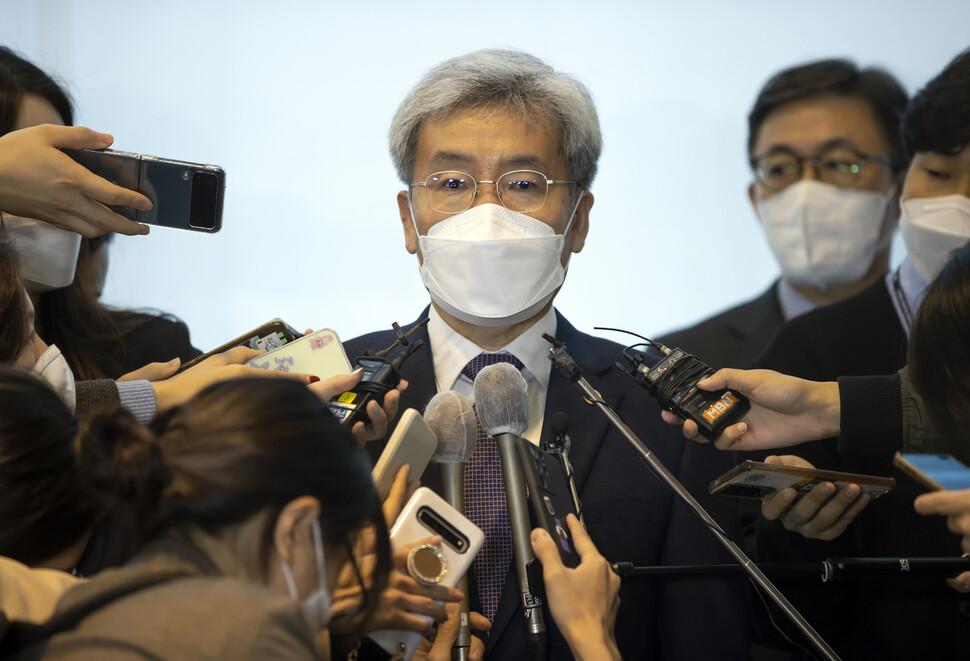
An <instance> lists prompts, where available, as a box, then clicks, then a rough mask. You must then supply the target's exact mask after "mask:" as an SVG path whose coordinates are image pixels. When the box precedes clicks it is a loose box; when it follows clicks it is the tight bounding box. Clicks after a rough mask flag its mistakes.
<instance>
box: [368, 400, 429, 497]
mask: <svg viewBox="0 0 970 661" xmlns="http://www.w3.org/2000/svg"><path fill="white" fill-rule="evenodd" d="M437 449H438V439H437V438H435V435H434V432H432V431H431V430H430V429H429V428H428V425H427V424H425V422H424V418H422V417H421V414H420V413H418V412H417V411H416V410H414V409H407V410H406V411H404V413H402V414H401V419H400V420H399V421H398V423H397V427H395V428H394V433H393V434H391V439H390V440H389V441H388V442H387V445H386V446H385V447H384V451H383V452H381V456H380V458H379V459H378V460H377V464H376V465H375V466H374V470H373V472H372V473H371V475H372V477H373V478H374V486H375V487H377V495H378V496H380V499H381V500H384V499H385V498H387V494H388V493H390V491H391V483H392V482H393V481H394V476H395V475H397V471H398V470H399V469H400V468H401V466H403V465H405V464H409V465H410V466H411V469H410V470H409V471H408V480H409V481H410V480H417V479H420V477H421V474H422V473H424V469H425V468H427V466H428V463H429V462H430V461H431V457H432V456H433V455H434V453H435V451H436V450H437Z"/></svg>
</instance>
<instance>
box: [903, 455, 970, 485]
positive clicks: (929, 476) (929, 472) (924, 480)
mask: <svg viewBox="0 0 970 661" xmlns="http://www.w3.org/2000/svg"><path fill="white" fill-rule="evenodd" d="M893 463H895V464H896V467H897V468H899V469H900V470H902V471H903V472H904V473H906V474H907V475H909V476H910V477H912V478H913V479H914V480H916V481H917V482H919V483H920V484H922V485H923V486H924V487H926V488H927V489H930V490H931V491H940V490H942V489H946V490H949V491H958V490H962V489H970V468H968V467H967V466H965V465H964V464H963V463H961V462H960V461H959V460H957V459H956V458H955V457H952V456H950V455H948V454H910V453H907V454H903V453H901V452H897V453H896V456H895V458H894V460H893Z"/></svg>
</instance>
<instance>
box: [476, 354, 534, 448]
mask: <svg viewBox="0 0 970 661" xmlns="http://www.w3.org/2000/svg"><path fill="white" fill-rule="evenodd" d="M475 409H476V411H477V412H478V420H479V422H481V423H482V429H484V430H485V432H486V433H487V434H488V435H489V436H495V435H497V434H515V435H516V436H521V435H522V432H524V431H525V430H526V429H528V427H529V387H528V385H527V384H526V382H525V378H524V377H523V376H522V373H521V372H520V371H519V370H518V369H517V368H516V367H515V366H514V365H510V364H509V363H496V364H494V365H489V366H488V367H485V368H483V369H482V371H480V372H479V373H478V376H476V377H475Z"/></svg>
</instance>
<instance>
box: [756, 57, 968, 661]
mask: <svg viewBox="0 0 970 661" xmlns="http://www.w3.org/2000/svg"><path fill="white" fill-rule="evenodd" d="M968 118H970V51H964V52H963V53H962V54H961V55H959V56H957V58H956V59H954V60H953V61H952V62H951V63H950V64H949V65H948V66H947V67H946V69H944V70H943V72H942V73H940V74H939V75H938V76H937V77H936V78H934V79H933V80H931V81H930V82H929V83H928V84H927V85H926V86H925V87H924V88H923V89H921V90H920V91H919V92H918V93H917V94H916V95H915V96H914V97H913V100H912V102H911V103H910V104H909V106H908V108H907V110H906V114H905V116H904V118H903V122H902V135H903V139H904V142H905V145H906V149H907V151H908V153H909V154H910V155H911V160H910V162H909V167H908V169H907V170H906V174H905V178H904V181H903V184H902V188H901V193H900V202H901V209H902V213H901V218H900V227H901V230H902V235H903V240H904V243H905V245H906V251H907V256H906V258H905V259H904V260H903V262H902V264H901V265H900V266H899V268H898V269H896V270H895V271H894V272H892V273H889V274H887V275H886V276H885V277H882V278H880V279H879V280H877V281H876V282H875V283H873V284H872V285H871V286H869V287H868V288H867V289H866V290H864V291H862V292H861V293H859V294H857V295H855V296H853V297H851V298H848V299H846V300H845V301H842V302H840V303H836V304H833V305H831V306H828V307H826V308H823V309H819V310H816V311H814V312H811V313H808V314H806V315H804V316H802V317H799V318H798V319H795V320H794V321H792V322H791V323H789V324H786V325H785V326H784V327H783V328H782V329H781V330H780V331H779V332H778V334H777V335H776V337H775V339H774V340H773V341H772V343H771V344H770V346H769V347H768V348H767V350H766V352H765V354H764V356H763V357H762V358H761V359H760V360H759V361H758V362H759V364H758V366H759V367H766V368H770V369H775V370H778V371H780V372H784V373H786V374H792V375H794V376H799V377H802V378H805V379H809V380H812V381H834V380H835V379H837V378H839V377H848V376H857V375H858V376H862V375H877V374H892V373H894V372H896V371H897V370H899V369H900V368H902V367H903V365H905V364H906V359H907V346H908V342H909V331H910V326H911V324H912V321H913V318H914V315H915V313H916V311H917V310H918V309H919V306H920V303H921V301H922V299H923V295H924V293H925V291H926V288H927V282H928V281H930V280H932V279H933V278H935V277H936V275H937V274H938V273H939V272H940V270H941V269H942V267H943V264H944V263H945V261H946V259H947V257H948V255H949V253H950V252H951V251H952V250H953V249H956V248H959V247H961V246H963V245H966V243H967V242H968V241H970V120H968ZM922 340H923V341H924V342H932V338H931V337H930V336H927V335H924V336H922ZM874 395H875V396H874V397H872V398H870V399H868V400H867V401H866V404H868V405H869V406H871V405H872V404H871V402H872V401H875V400H876V399H877V398H878V394H875V393H874ZM897 396H898V395H897ZM853 403H856V404H858V402H857V401H853ZM843 406H845V404H843ZM905 406H907V403H906V402H905V400H904V401H903V402H902V407H905ZM902 407H901V408H902ZM880 412H881V413H882V415H883V417H884V418H885V419H887V420H889V421H893V420H894V419H898V417H899V416H901V413H900V412H899V410H897V411H895V412H893V411H891V410H884V409H880ZM894 416H897V418H894ZM897 424H899V423H897ZM835 450H836V445H835V444H834V443H832V442H827V443H815V444H810V445H808V446H801V447H799V449H798V453H799V455H800V456H799V457H788V458H785V459H784V463H794V464H798V463H800V462H801V461H804V460H807V461H808V462H809V463H812V464H815V465H816V466H825V467H826V468H835V469H840V470H845V471H850V472H855V473H865V474H870V475H885V476H892V477H895V478H896V488H895V490H894V492H893V496H892V498H890V499H888V500H886V501H885V502H880V503H877V504H876V505H874V506H871V507H869V508H867V509H868V511H867V512H866V515H865V516H862V517H860V518H859V519H857V520H855V521H853V519H854V517H855V516H856V515H857V514H858V513H859V512H860V511H861V510H862V507H864V506H865V505H866V502H867V500H866V498H865V496H862V495H860V493H859V491H858V488H857V487H853V488H847V489H842V490H840V491H839V493H837V494H834V495H833V494H832V491H833V490H829V492H828V493H822V492H819V493H816V492H813V493H811V494H809V495H808V496H806V497H805V498H803V499H802V500H801V501H798V503H797V504H796V505H791V504H785V505H784V506H782V505H780V504H775V505H771V506H770V507H771V510H772V511H771V512H770V515H771V517H772V518H780V519H781V520H782V521H783V522H784V523H785V527H786V528H789V529H790V530H795V531H798V532H801V533H802V534H803V535H805V536H809V537H817V538H821V539H829V540H831V539H833V537H836V536H838V535H840V534H841V536H840V537H838V538H837V539H835V540H834V541H831V542H827V543H825V544H820V545H819V546H817V547H814V548H813V547H812V546H811V545H810V544H807V543H806V542H805V540H804V539H802V538H801V537H799V536H797V535H795V534H794V533H791V532H787V531H784V530H782V528H781V527H780V526H777V525H776V526H774V527H766V528H765V535H764V545H763V546H762V548H763V549H774V550H775V551H779V550H785V553H784V554H782V555H781V556H779V555H774V556H771V557H765V556H762V557H763V559H765V560H768V561H771V560H776V561H777V560H783V561H784V560H792V559H798V560H808V559H810V558H806V557H805V556H804V555H802V554H803V553H804V552H805V551H806V550H807V549H812V553H815V554H816V555H817V556H818V557H837V556H844V555H852V556H866V557H877V556H878V557H932V556H945V555H951V554H953V553H955V552H957V548H956V547H955V546H954V542H953V539H952V537H951V536H950V533H949V531H948V530H947V526H946V524H945V523H944V522H943V521H941V520H933V519H926V518H922V517H919V516H917V515H916V514H915V512H914V511H913V509H912V505H911V504H912V502H913V499H914V498H916V496H917V495H919V494H920V493H921V492H922V489H921V488H920V487H919V486H918V485H916V484H915V482H913V481H912V480H910V479H909V478H907V477H906V476H905V475H903V474H901V473H900V472H899V471H897V470H896V469H895V468H894V467H893V466H892V464H891V462H890V461H889V460H886V459H875V458H872V459H870V458H866V457H853V456H849V455H846V454H838V453H836V452H835ZM850 522H851V523H850ZM847 528H848V532H846V533H843V531H845V530H847ZM786 535H787V536H789V537H791V538H793V539H788V540H787V541H786V540H785V536H786ZM793 555H794V556H796V557H793ZM939 587H940V589H939V590H938V591H925V590H917V589H915V588H914V589H912V590H910V589H907V588H904V587H901V586H900V584H899V583H898V582H897V583H893V584H879V585H875V584H873V585H872V586H871V588H870V587H867V589H866V591H865V595H864V597H862V598H860V599H858V600H853V599H841V598H840V597H839V596H837V595H833V594H832V593H831V592H830V591H826V592H825V593H824V594H823V593H821V592H819V593H816V594H814V595H813V597H814V602H815V606H816V607H817V608H818V612H819V613H820V614H821V617H822V619H821V626H820V627H819V628H820V632H821V633H822V634H823V635H825V630H826V628H827V626H828V625H831V626H832V627H833V629H837V630H839V631H840V632H843V635H842V644H843V645H844V648H843V649H862V647H860V646H865V649H866V650H867V651H866V654H867V655H868V656H871V657H873V658H886V659H897V658H898V659H907V658H914V657H917V656H918V657H921V658H933V659H957V658H962V657H963V656H964V654H963V652H962V651H958V650H965V649H966V648H967V646H968V645H970V633H967V630H966V628H965V626H964V625H963V624H962V623H961V622H965V618H964V616H963V615H960V614H959V612H960V609H961V608H964V607H965V606H964V603H963V602H961V601H960V600H959V599H962V598H959V599H958V598H957V597H956V596H953V595H951V594H950V593H948V592H947V590H945V589H943V586H942V585H941V586H939ZM835 604H838V606H837V607H833V605H835ZM863 612H865V616H864V617H862V616H860V615H859V614H860V613H863ZM806 615H807V617H809V619H810V620H811V619H812V618H811V613H808V614H806ZM813 621H816V620H813ZM890 621H892V622H895V623H903V624H904V626H894V627H892V628H891V630H887V629H886V627H885V626H884V625H883V624H882V623H885V622H890ZM930 629H935V630H938V631H948V632H951V633H952V634H953V635H952V636H951V635H948V636H947V639H946V640H945V641H944V640H942V639H936V638H933V639H932V640H930V639H928V638H927V637H926V636H925V635H921V634H922V633H923V632H925V631H928V630H930ZM957 634H959V636H957ZM874 641H879V643H878V645H874V644H873V643H874ZM829 642H830V643H833V642H835V643H839V640H838V639H836V640H831V639H830V640H829ZM836 649H837V651H838V649H839V645H838V644H836Z"/></svg>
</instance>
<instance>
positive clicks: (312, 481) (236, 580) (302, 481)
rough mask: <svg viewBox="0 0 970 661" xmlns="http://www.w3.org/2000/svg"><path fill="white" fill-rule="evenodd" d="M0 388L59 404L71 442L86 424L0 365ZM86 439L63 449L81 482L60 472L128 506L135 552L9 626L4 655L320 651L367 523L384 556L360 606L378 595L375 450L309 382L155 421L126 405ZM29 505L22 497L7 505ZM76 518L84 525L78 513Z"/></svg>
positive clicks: (212, 393)
mask: <svg viewBox="0 0 970 661" xmlns="http://www.w3.org/2000/svg"><path fill="white" fill-rule="evenodd" d="M0 384H3V385H2V386H0V387H3V388H5V390H4V396H3V397H0V400H3V401H4V402H7V401H10V399H9V398H8V395H10V394H16V395H17V397H19V398H20V401H23V402H27V403H32V404H30V405H31V406H32V407H34V408H37V409H38V410H40V409H42V408H43V409H45V410H48V411H57V413H58V415H59V416H60V417H61V418H63V422H64V425H63V426H64V427H65V429H64V430H63V432H64V433H61V434H58V436H59V437H65V436H70V435H71V432H73V431H74V428H73V427H72V425H77V421H76V420H75V419H74V418H73V416H72V415H71V414H70V412H69V411H67V410H66V409H65V408H64V406H63V404H61V402H60V401H59V400H58V399H57V398H56V397H54V396H53V394H52V393H49V392H48V393H46V396H45V393H44V392H43V391H44V390H45V386H44V385H43V384H42V383H40V382H39V381H38V380H37V379H35V378H33V377H31V376H30V375H24V374H20V373H17V372H14V371H11V370H0ZM254 402H258V405H254ZM76 443H77V445H76V455H75V454H73V453H72V452H71V451H70V445H68V446H67V447H62V454H63V459H64V462H63V463H64V464H65V467H66V468H69V469H70V470H73V471H75V475H73V477H74V478H75V479H73V480H70V478H71V477H72V476H70V475H67V474H65V475H64V476H62V479H63V480H65V481H71V482H72V484H73V485H74V486H75V487H76V489H77V490H78V493H77V494H75V498H74V500H75V501H77V502H87V503H89V504H91V505H92V506H93V507H94V510H95V512H99V511H101V508H106V507H112V508H114V509H115V511H116V512H119V513H121V514H123V516H122V517H120V519H123V521H124V523H125V524H126V525H125V530H126V539H127V541H129V542H130V548H129V549H125V550H124V552H123V555H132V556H133V557H132V559H131V560H130V561H129V562H128V563H127V564H126V565H125V566H123V567H120V568H117V569H111V570H106V571H103V572H101V573H99V574H98V575H96V576H95V577H94V578H93V579H91V580H90V581H88V582H86V583H84V584H81V585H79V586H76V587H74V588H72V589H71V590H70V591H69V592H67V593H66V594H65V596H64V597H63V598H62V600H61V602H60V603H59V605H58V607H57V610H56V612H55V613H54V615H53V617H52V618H51V619H50V620H49V621H48V623H47V624H46V625H45V626H43V627H35V628H26V629H16V630H13V631H12V632H8V635H7V637H5V638H4V641H3V644H4V645H5V646H7V647H6V649H5V650H4V651H10V650H11V648H17V651H16V652H14V658H63V657H65V656H73V657H75V658H76V657H77V655H79V654H82V655H83V654H86V655H88V656H92V655H96V656H98V658H112V657H111V653H112V652H114V653H116V654H117V653H119V651H120V650H124V654H125V655H126V658H132V657H135V658H153V659H167V658H171V659H191V658H209V655H211V654H212V653H213V650H217V656H219V657H220V658H234V659H245V658H251V659H266V658H286V659H297V658H306V659H312V658H317V650H316V645H315V643H314V636H315V635H316V634H317V633H318V632H319V631H321V630H322V629H323V628H324V627H325V626H326V624H327V621H328V618H329V602H330V596H329V595H330V593H331V591H332V590H333V587H334V585H335V584H336V582H337V574H338V572H339V571H340V570H341V568H342V567H343V566H344V564H345V563H346V562H348V561H349V562H350V563H351V566H354V567H356V562H355V556H354V551H353V548H354V544H355V541H356V539H357V535H358V533H359V532H360V531H361V530H362V529H363V528H365V527H367V528H368V529H369V530H371V531H373V533H372V534H373V539H374V542H373V547H374V550H375V558H376V561H375V568H374V569H373V571H370V572H369V581H368V583H367V585H366V586H364V587H363V593H364V600H363V602H364V604H363V608H364V610H365V612H369V610H370V609H373V608H374V606H375V605H376V604H377V603H378V600H377V595H378V594H379V593H380V591H381V590H382V589H383V587H384V586H385V585H386V582H387V576H388V573H389V571H390V563H391V556H390V547H389V543H388V537H387V527H386V524H385V522H384V517H383V513H382V510H381V503H380V501H379V500H378V497H377V494H376V492H375V489H374V485H373V482H372V480H371V476H370V467H369V464H368V461H367V458H366V456H365V454H364V453H363V451H362V450H361V448H360V446H359V445H358V443H357V442H356V440H355V439H354V437H353V436H352V435H351V434H350V432H349V431H347V430H346V429H344V428H343V427H342V426H341V425H340V424H339V423H338V422H337V421H336V419H335V418H334V417H333V416H332V415H331V414H330V412H329V411H328V409H327V407H326V404H324V403H323V402H322V401H321V400H320V398H319V397H317V395H315V394H314V393H313V392H311V391H310V390H309V389H307V388H306V387H305V386H303V385H301V384H299V383H295V382H289V381H286V382H283V381H272V382H271V381H269V380H266V379H240V380H236V381H228V382H224V383H220V384H216V385H214V386H211V387H209V388H207V389H206V390H204V391H203V392H201V393H199V394H198V395H197V396H196V397H194V398H193V399H192V400H190V401H189V402H187V403H186V404H184V405H181V406H178V407H176V408H173V409H171V410H170V411H168V412H167V413H165V414H162V415H161V416H159V417H158V418H157V419H156V421H155V422H154V423H153V425H152V426H151V427H150V428H146V427H143V426H141V425H138V424H137V422H136V421H135V420H134V418H133V417H132V416H131V415H130V414H128V413H127V412H125V411H124V410H121V409H118V410H115V411H111V412H105V413H100V414H96V415H93V416H91V417H90V418H88V419H87V420H86V421H85V422H83V423H81V425H80V427H79V428H78V430H77V442H76ZM37 459H38V460H44V457H42V456H38V457H37ZM60 491H64V492H65V493H66V491H65V490H63V489H62V490H60ZM92 499H93V500H92ZM4 500H6V499H4ZM17 503H20V504H21V505H23V503H24V499H23V498H20V499H16V500H14V499H10V502H9V503H5V505H9V506H10V507H15V506H16V505H17ZM11 516H13V515H11ZM91 518H92V517H88V518H86V519H85V520H86V521H88V522H90V520H91ZM73 520H76V521H77V522H78V526H77V528H78V529H79V531H80V529H82V528H83V526H82V525H80V523H81V521H80V520H81V517H79V516H78V517H73ZM51 527H52V526H45V528H51ZM50 534H57V533H56V532H54V531H53V530H52V531H51V532H50ZM28 536H29V535H27V534H26V533H24V532H23V531H20V534H17V535H16V537H17V539H25V538H26V537H28ZM69 536H71V535H69ZM63 543H66V542H62V543H61V544H58V545H63ZM3 550H5V549H0V551H3ZM42 555H43V554H42ZM21 557H24V556H23V555H21ZM365 620H366V618H365Z"/></svg>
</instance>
